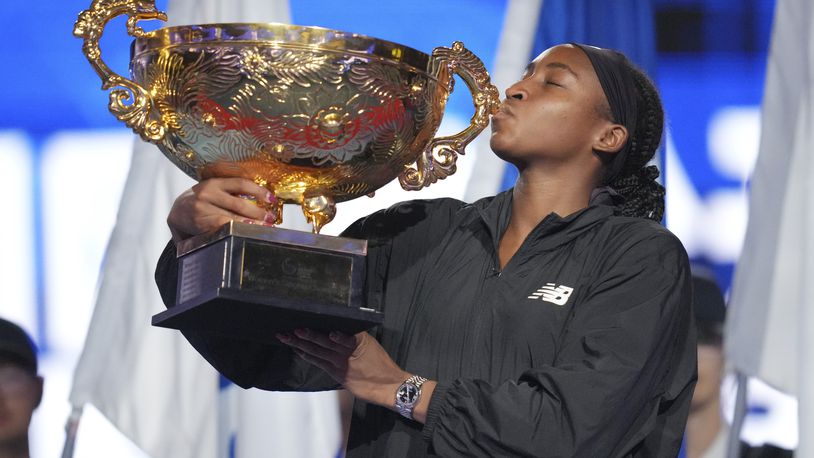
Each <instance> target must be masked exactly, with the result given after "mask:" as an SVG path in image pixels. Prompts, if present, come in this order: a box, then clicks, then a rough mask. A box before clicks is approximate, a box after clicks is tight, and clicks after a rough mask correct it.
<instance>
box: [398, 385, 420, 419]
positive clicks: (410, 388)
mask: <svg viewBox="0 0 814 458" xmlns="http://www.w3.org/2000/svg"><path fill="white" fill-rule="evenodd" d="M426 381H427V379H426V378H424V377H420V376H418V375H414V376H412V377H410V378H408V379H407V380H405V381H404V383H402V384H401V385H400V386H399V389H398V390H396V409H397V410H398V411H399V413H400V414H402V415H403V416H405V417H407V418H409V419H410V420H412V419H413V409H415V406H416V405H418V400H419V399H421V385H423V384H424V382H426Z"/></svg>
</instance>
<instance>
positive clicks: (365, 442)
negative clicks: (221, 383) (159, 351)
mask: <svg viewBox="0 0 814 458" xmlns="http://www.w3.org/2000/svg"><path fill="white" fill-rule="evenodd" d="M510 208H511V193H510V192H506V193H502V194H500V195H498V196H496V197H494V198H488V199H483V200H481V201H478V202H476V203H474V204H465V203H462V202H460V201H456V200H452V199H440V200H432V201H412V202H407V203H403V204H399V205H396V206H394V207H391V208H389V209H387V210H384V211H380V212H377V213H374V214H373V215H370V216H368V217H367V218H364V219H362V220H360V221H357V222H356V223H355V224H353V225H352V226H351V227H350V228H348V230H347V231H346V232H345V235H346V236H350V237H356V238H366V239H367V240H368V241H369V251H368V253H369V254H368V278H367V282H368V284H367V289H368V306H372V307H376V308H379V309H380V310H382V311H384V313H385V323H384V325H383V326H381V327H380V328H379V329H377V330H375V331H374V332H373V334H374V335H375V336H376V337H377V339H378V340H379V341H380V342H381V344H382V346H383V347H384V348H385V349H386V350H387V351H388V353H389V354H390V355H391V356H392V357H393V359H394V360H395V362H396V363H397V364H398V365H399V366H401V367H402V368H403V369H404V370H406V371H408V372H410V373H415V374H419V375H422V376H425V377H428V378H430V379H434V380H438V381H439V383H438V386H437V388H436V389H435V392H434V394H433V397H432V399H431V402H430V407H429V412H428V418H427V423H426V425H423V426H422V425H421V424H419V423H416V422H413V421H410V420H406V419H404V418H402V417H400V416H399V415H398V414H397V413H395V412H392V411H390V410H387V409H384V408H381V407H377V406H372V405H368V404H365V403H362V402H357V403H356V406H355V407H354V416H353V420H352V424H351V433H350V438H349V444H348V456H349V457H416V456H435V455H438V456H449V457H454V456H490V457H491V456H535V457H555V456H556V457H571V456H578V457H583V456H584V457H602V456H613V457H672V456H675V455H676V454H677V453H678V449H679V446H680V442H681V438H682V435H683V431H684V424H685V421H686V417H687V413H688V410H689V406H690V399H691V397H692V391H693V387H694V382H695V374H696V347H695V333H694V326H693V325H692V322H693V321H692V307H691V290H690V288H691V286H690V272H689V265H688V261H687V256H686V253H685V252H684V249H683V247H682V246H681V243H680V242H679V241H678V240H677V239H676V237H675V236H673V235H672V234H671V233H670V232H669V231H667V230H666V229H665V228H663V227H662V226H660V225H658V224H656V223H654V222H651V221H648V220H645V219H640V218H629V217H621V216H616V215H615V214H616V213H617V208H616V207H614V206H613V205H612V200H611V198H610V197H609V196H608V195H607V193H600V194H599V196H597V197H596V198H595V199H593V200H592V204H591V205H590V206H589V207H588V208H586V209H584V210H581V211H579V212H577V213H575V214H573V215H570V216H568V217H566V218H561V217H559V216H557V215H556V214H551V215H549V216H548V217H547V218H545V219H544V220H543V221H542V222H541V223H540V224H539V225H538V226H537V228H535V229H534V231H533V232H532V233H531V234H530V235H529V236H528V238H527V239H526V241H525V242H524V243H523V245H522V246H521V247H520V249H519V250H518V252H517V253H516V254H515V256H514V257H513V258H512V259H511V260H510V262H509V263H508V264H507V265H506V267H505V268H504V269H503V270H502V271H500V269H499V263H498V256H497V246H498V241H499V238H500V235H501V234H502V233H503V231H504V230H505V228H506V226H507V224H508V220H509V214H510ZM175 269H176V265H175V252H174V248H173V246H172V244H170V245H168V248H167V250H165V252H164V254H163V255H162V257H161V260H160V261H159V265H158V270H157V272H156V279H157V281H158V284H159V288H160V289H161V292H162V296H163V298H164V300H165V302H166V303H167V304H168V306H172V305H173V304H174V300H175V298H174V295H175ZM186 335H187V338H188V339H189V340H190V342H191V343H192V344H193V345H194V346H195V347H196V348H197V349H198V351H199V352H200V353H201V354H202V355H204V357H206V358H207V360H209V361H210V362H211V363H212V364H213V365H214V366H215V367H216V368H217V369H218V370H220V371H221V372H222V373H223V374H224V375H225V376H226V377H228V378H230V379H232V380H233V381H235V383H237V384H239V385H241V386H244V387H250V386H254V387H258V388H263V389H268V390H302V391H308V390H321V389H331V388H335V387H336V383H335V382H334V381H332V380H331V379H329V378H328V377H327V376H326V375H325V374H324V373H321V371H319V370H317V369H315V368H313V367H311V366H309V365H307V364H305V363H303V362H302V361H300V360H298V359H297V358H295V357H293V356H292V354H291V353H290V352H289V351H287V350H283V349H281V348H279V347H264V346H262V345H259V344H254V343H246V342H235V341H226V340H224V339H222V338H218V337H213V336H205V335H193V334H191V333H187V334H186Z"/></svg>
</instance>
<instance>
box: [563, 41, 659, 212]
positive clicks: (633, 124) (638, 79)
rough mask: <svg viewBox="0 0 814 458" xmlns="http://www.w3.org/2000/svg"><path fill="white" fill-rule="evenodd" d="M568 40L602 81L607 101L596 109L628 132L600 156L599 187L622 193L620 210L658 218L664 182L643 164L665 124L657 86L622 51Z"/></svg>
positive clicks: (656, 170)
mask: <svg viewBox="0 0 814 458" xmlns="http://www.w3.org/2000/svg"><path fill="white" fill-rule="evenodd" d="M571 44H572V45H575V46H577V47H578V48H580V49H582V50H583V51H584V52H585V54H587V56H588V58H589V60H590V61H591V65H593V67H594V70H595V71H596V74H597V77H598V78H599V82H600V84H601V85H602V90H603V91H604V93H605V97H606V99H607V101H608V105H607V106H605V105H604V104H603V106H602V107H599V108H598V111H599V113H600V115H601V116H603V117H605V118H607V119H609V120H610V121H612V122H614V123H617V124H622V125H624V126H625V128H626V129H627V131H628V139H627V141H626V142H625V144H624V145H623V146H622V148H621V149H620V150H619V152H617V153H615V154H612V155H610V156H605V155H600V157H601V158H602V159H603V162H604V174H603V178H602V183H601V184H602V186H607V187H609V188H611V189H612V190H613V191H615V192H616V194H619V195H620V196H621V197H622V198H624V206H623V207H622V209H621V214H622V215H624V216H635V217H641V218H650V219H653V220H656V221H661V217H662V215H663V214H664V187H663V186H662V185H661V184H659V183H658V182H657V181H656V178H658V176H659V170H658V168H657V167H656V166H653V165H651V166H648V165H647V163H648V162H649V161H650V160H651V159H652V158H653V156H654V155H655V153H656V150H657V149H658V147H659V143H661V134H662V130H663V128H664V110H663V108H662V105H661V99H660V98H659V94H658V90H657V89H656V86H655V85H654V84H653V82H652V81H650V79H649V78H648V77H647V76H646V75H645V74H644V72H642V71H641V70H639V69H638V68H637V67H636V66H635V65H634V64H632V63H631V62H630V60H628V58H627V57H625V55H624V54H622V53H620V52H617V51H613V50H610V49H604V48H597V47H594V46H588V45H582V44H578V43H571Z"/></svg>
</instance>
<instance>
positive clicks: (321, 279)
mask: <svg viewBox="0 0 814 458" xmlns="http://www.w3.org/2000/svg"><path fill="white" fill-rule="evenodd" d="M366 254H367V242H366V241H364V240H354V239H347V238H341V237H331V236H325V235H315V234H311V233H306V232H300V231H292V230H288V229H279V228H269V227H265V226H257V225H251V224H245V223H238V222H231V223H229V224H227V225H225V226H223V227H222V228H221V229H220V230H218V231H217V232H215V233H212V234H205V235H202V236H198V237H193V238H192V239H189V240H185V241H184V242H182V243H180V244H179V246H178V289H177V301H176V305H175V306H174V307H172V308H170V309H168V310H165V311H163V312H161V313H158V314H156V315H154V316H153V320H152V324H153V326H159V327H166V328H173V329H178V330H181V331H184V330H192V331H196V332H205V333H211V334H218V335H223V336H228V337H231V338H235V339H240V340H250V341H255V342H264V343H271V344H279V341H278V340H277V338H276V337H275V334H277V333H279V332H291V331H293V330H294V329H298V328H310V329H315V330H319V331H326V332H327V331H334V330H335V331H341V332H345V333H348V334H355V333H357V332H360V331H364V330H367V329H370V328H372V327H374V326H376V325H378V324H381V323H382V321H383V318H384V315H383V314H382V313H381V312H378V311H376V310H372V309H368V308H366V307H364V305H365V304H364V281H365V275H364V274H365V255H366Z"/></svg>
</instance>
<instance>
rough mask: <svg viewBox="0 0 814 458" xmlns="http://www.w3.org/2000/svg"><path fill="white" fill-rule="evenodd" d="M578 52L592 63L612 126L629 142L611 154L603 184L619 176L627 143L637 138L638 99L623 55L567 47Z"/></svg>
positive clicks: (625, 154)
mask: <svg viewBox="0 0 814 458" xmlns="http://www.w3.org/2000/svg"><path fill="white" fill-rule="evenodd" d="M570 44H572V45H574V46H576V47H578V48H579V49H581V50H582V51H583V52H584V53H585V54H586V55H587V56H588V59H589V60H590V61H591V65H592V66H593V67H594V71H595V72H596V76H597V77H598V78H599V84H601V85H602V91H604V92H605V98H607V99H608V105H610V109H611V113H612V114H613V122H615V123H618V124H621V125H623V126H625V128H626V129H627V135H628V141H627V142H625V145H624V146H623V147H622V149H621V150H619V152H618V153H616V154H614V157H613V159H612V160H611V161H610V163H609V164H607V165H606V167H607V172H606V173H605V184H608V183H610V182H612V181H613V179H614V178H616V177H617V176H618V175H619V172H620V171H621V170H622V167H623V166H624V164H625V159H626V158H627V154H628V152H629V151H630V139H631V138H632V137H633V136H634V135H636V120H637V118H638V116H637V114H638V106H637V103H636V101H637V99H638V95H637V92H636V81H635V80H634V79H633V74H632V73H631V72H630V71H629V70H628V68H629V63H628V60H627V57H625V56H624V54H622V53H620V52H618V51H614V50H612V49H604V48H597V47H596V46H589V45H583V44H579V43H570Z"/></svg>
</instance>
